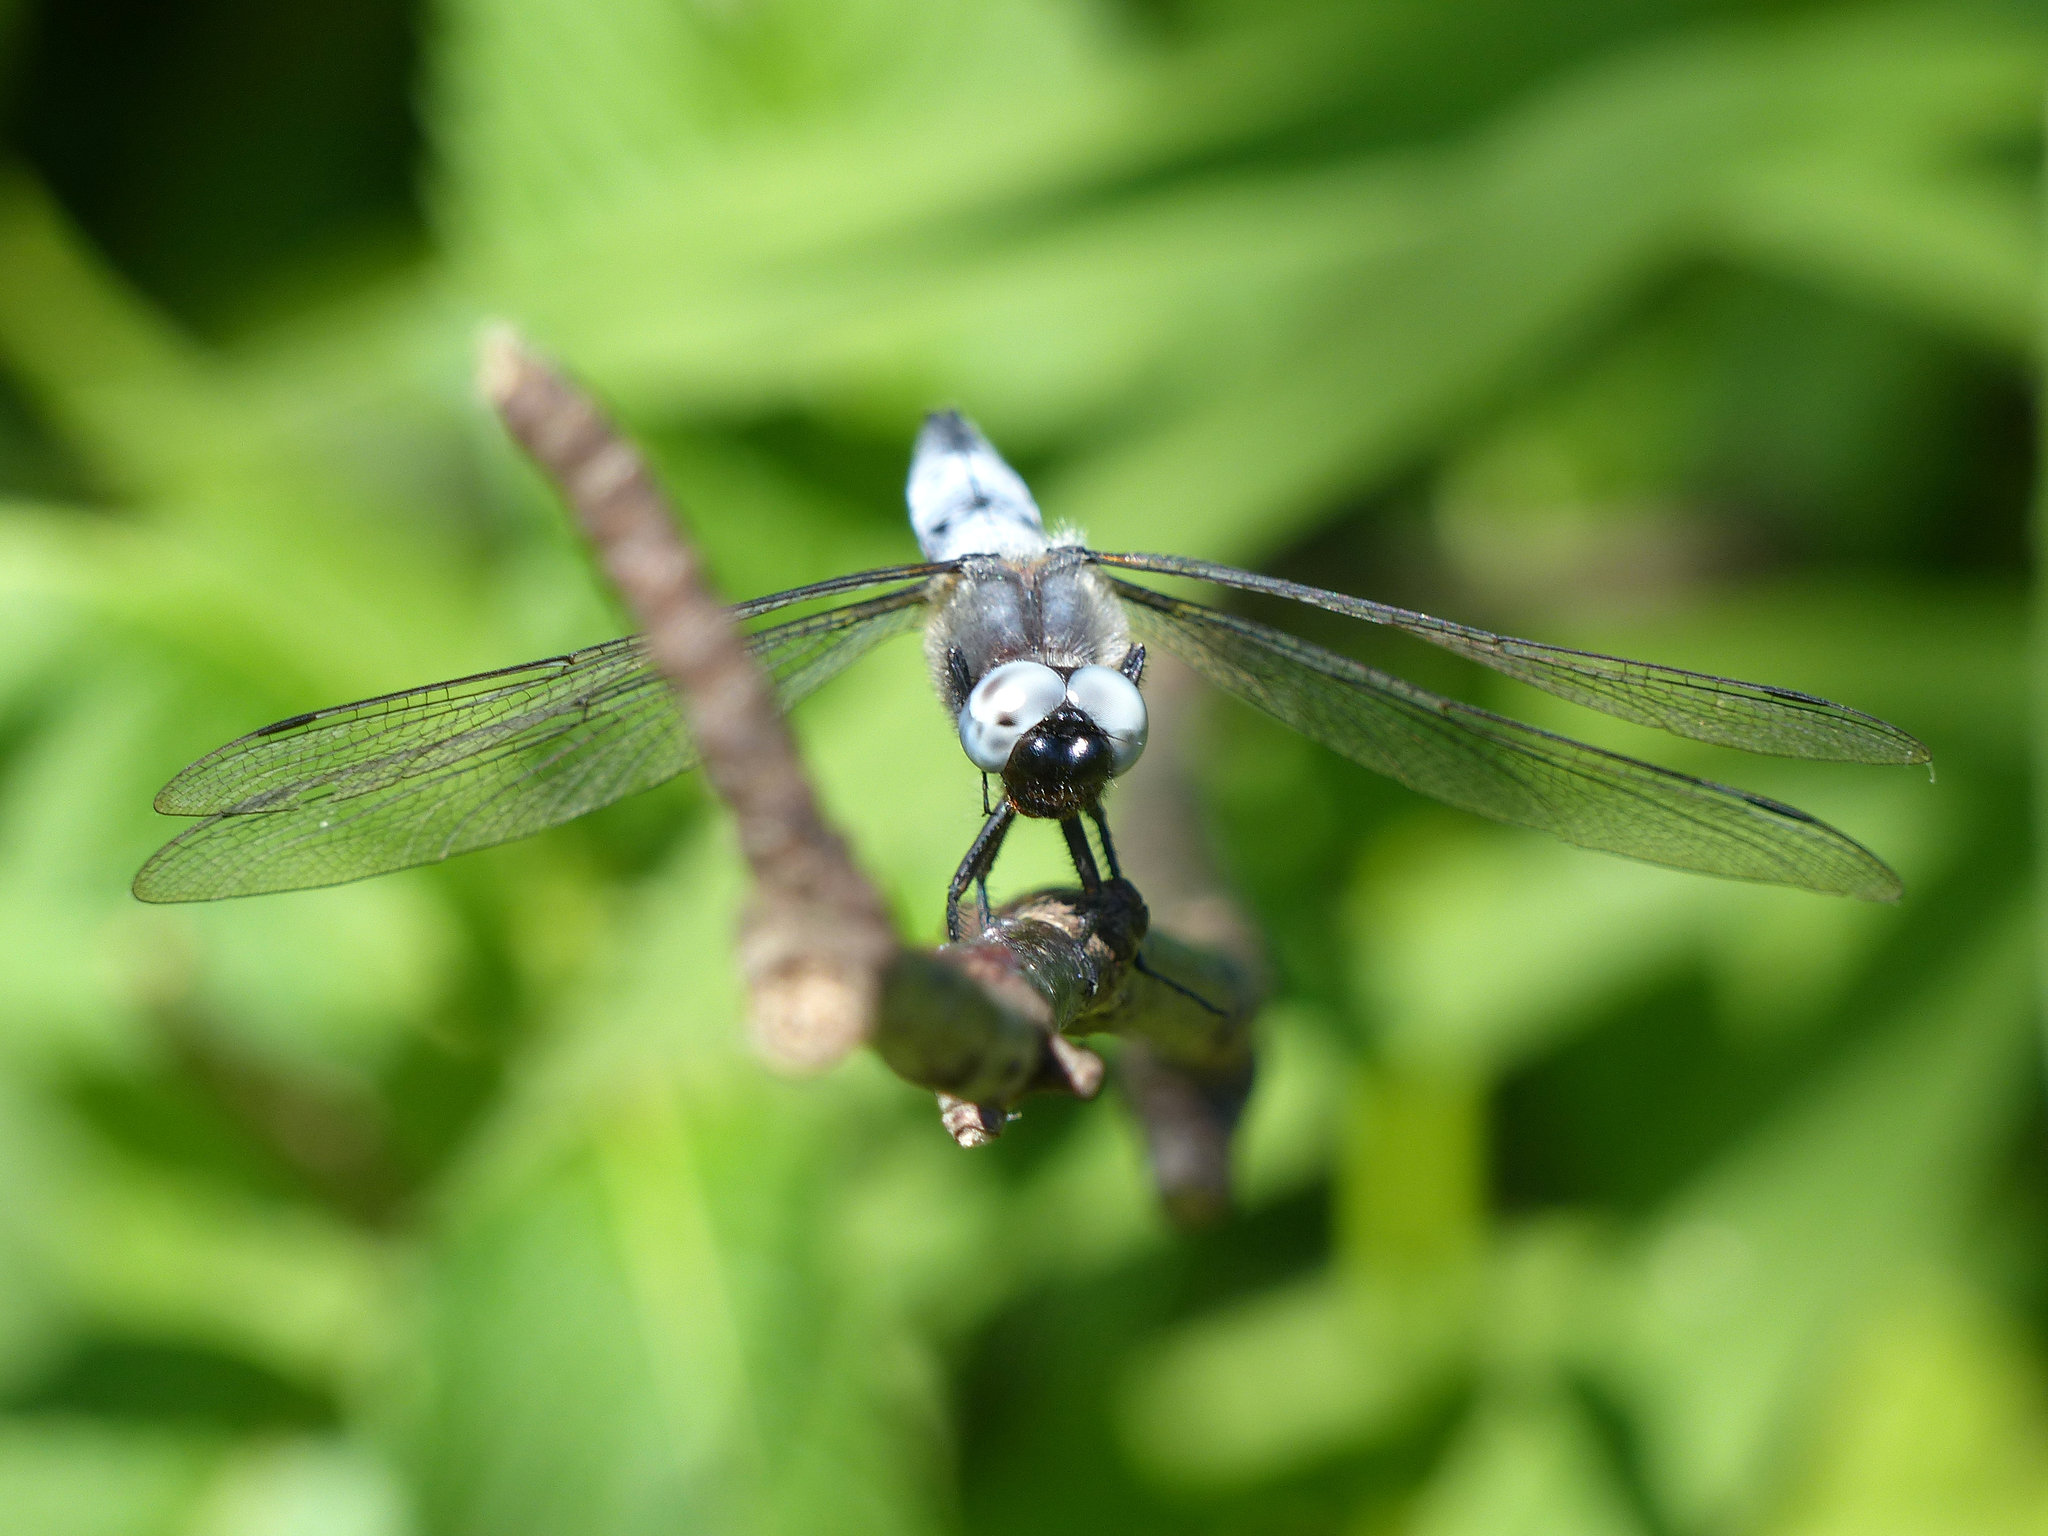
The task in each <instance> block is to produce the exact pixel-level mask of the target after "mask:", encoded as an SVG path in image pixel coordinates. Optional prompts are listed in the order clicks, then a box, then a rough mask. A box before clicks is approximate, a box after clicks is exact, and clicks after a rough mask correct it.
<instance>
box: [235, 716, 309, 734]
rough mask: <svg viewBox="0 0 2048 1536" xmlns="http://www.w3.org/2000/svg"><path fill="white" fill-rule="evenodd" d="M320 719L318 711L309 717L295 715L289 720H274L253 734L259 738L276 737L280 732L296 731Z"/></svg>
mask: <svg viewBox="0 0 2048 1536" xmlns="http://www.w3.org/2000/svg"><path fill="white" fill-rule="evenodd" d="M318 718H319V712H318V711H317V710H316V711H314V712H313V713H312V714H309V715H293V716H292V717H291V718H290V719H289V720H274V721H272V722H271V723H270V724H269V725H266V726H264V727H263V728H262V729H261V730H259V731H255V732H252V734H253V735H257V736H275V735H276V734H277V733H278V732H279V731H290V730H296V729H297V728H298V727H299V726H302V725H304V724H306V722H307V721H309V720H317V719H318Z"/></svg>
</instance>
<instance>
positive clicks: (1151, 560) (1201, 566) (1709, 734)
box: [1095, 554, 1928, 763]
mask: <svg viewBox="0 0 2048 1536" xmlns="http://www.w3.org/2000/svg"><path fill="white" fill-rule="evenodd" d="M1095 559H1096V560H1097V561H1098V562H1100V563H1101V564H1103V565H1110V566H1116V567H1119V568H1120V569H1123V570H1130V571H1155V572H1157V573H1159V574H1160V575H1163V576H1186V577H1190V578H1192V579H1195V580H1198V581H1210V582H1214V583H1216V584H1217V585H1218V586H1225V587H1236V588H1238V589H1239V590H1241V591H1245V592H1264V593H1268V594H1270V595H1272V596H1274V597H1285V598H1290V599H1292V600H1293V601H1295V602H1297V603H1308V604H1310V605H1311V606H1313V607H1316V608H1325V609H1328V610H1329V611H1330V612H1332V613H1341V614H1344V615H1346V616H1348V617H1350V618H1354V619H1363V620H1365V621H1366V622H1367V623H1369V624H1384V625H1387V626H1389V627H1391V628H1394V629H1399V630H1402V631H1405V632H1406V633H1408V634H1411V635H1414V636H1416V637H1418V638H1419V639H1423V640H1427V641H1429V642H1430V643H1431V644H1432V645H1440V646H1442V647H1443V648H1444V649H1445V650H1448V651H1455V652H1457V653H1458V654H1459V655H1460V656H1464V657H1468V658H1469V659H1471V660H1473V661H1476V662H1478V663H1479V664H1480V665H1481V666H1486V667H1491V668H1492V669H1493V670H1494V671H1496V672H1504V673H1506V674H1507V675H1508V676H1509V677H1512V678H1516V679H1519V680H1520V681H1522V682H1525V683H1527V684H1529V685H1530V686H1531V687H1533V688H1541V689H1542V690H1543V691H1544V692H1546V693H1554V694H1557V695H1558V696H1559V697H1561V698H1566V699H1570V700H1571V701H1572V702H1573V703H1575V704H1583V705H1585V706H1587V707H1588V708H1589V709H1597V710H1600V711H1601V712H1602V713H1604V714H1609V715H1617V716H1619V717H1620V718H1622V719H1623V720H1633V721H1635V722H1636V723H1637V724H1638V725H1653V726H1656V727H1657V728H1658V729H1659V730H1665V731H1670V732H1671V733H1672V734H1673V735H1676V736H1690V737H1692V738H1693V739H1694V740H1697V741H1710V742H1713V743H1715V744H1717V745H1719V746H1724V747H1740V748H1741V749H1743V750H1744V751H1746V752H1766V753H1770V754H1771V755H1773V756H1776V757H1806V758H1819V759H1823V760H1826V761H1830V762H1849V763H1924V762H1926V761H1927V760H1928V752H1927V748H1926V747H1925V746H1923V745H1922V744H1921V743H1920V742H1918V741H1916V740H1915V739H1914V738H1913V737H1911V736H1908V735H1907V734H1906V733H1905V732H1904V731H1902V730H1900V729H1899V728H1898V727H1897V726H1895V725H1890V724H1887V723H1886V722H1885V721H1883V720H1880V719H1878V718H1877V717H1876V716H1875V715H1866V714H1864V713H1863V712H1862V711H1861V710H1857V709H1850V708H1848V707H1847V706H1846V705H1842V704H1834V703H1830V702H1829V701H1828V700H1826V699H1821V698H1815V697H1814V696H1813V695H1812V694H1807V693H1797V692H1794V691H1793V690H1792V689H1790V688H1773V687H1771V686H1770V685H1768V684H1766V683H1744V682H1738V681H1736V680H1735V679H1733V678H1727V677H1715V676H1712V675H1711V674H1709V673H1705V672H1686V671H1681V670H1680V669H1679V668H1677V667H1660V666H1658V665H1656V664H1655V663H1653V662H1647V661H1629V660H1627V659H1626V658H1624V657H1620V656H1603V655H1601V654H1599V653H1598V652H1595V651H1574V650H1567V649H1565V648H1564V647H1562V646H1556V645H1543V644H1540V643H1538V642H1537V641H1534V640H1515V639H1512V638H1510V637H1508V636H1506V635H1495V634H1490V633H1488V632H1487V631H1486V630H1483V629H1473V628H1471V627H1470V626H1468V625H1464V624H1454V623H1452V622H1451V621H1450V620H1448V619H1436V618H1431V617H1430V616H1429V615H1428V614H1426V613H1415V612H1412V611H1411V610H1409V609H1406V608H1394V607H1390V606H1388V605H1387V604H1385V603H1374V602H1368V601H1367V600H1366V599H1364V598H1361V597H1347V596H1345V595H1344V594H1343V593H1341V592H1326V591H1324V590H1323V589H1322V588H1320V587H1309V586H1303V585H1302V584H1301V583H1300V582H1297V581H1282V580H1280V579H1279V578H1278V577H1275V576H1261V575H1258V574H1257V573H1255V572H1252V571H1241V570H1238V569H1237V568H1236V567H1234V566H1228V565H1212V564H1211V563H1209V562H1208V561H1206V560H1184V559H1182V558H1180V557H1179V556H1177V555H1140V554H1120V555H1100V554H1099V555H1096V556H1095Z"/></svg>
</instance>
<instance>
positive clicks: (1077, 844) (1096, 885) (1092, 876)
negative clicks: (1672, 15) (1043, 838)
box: [1060, 816, 1102, 891]
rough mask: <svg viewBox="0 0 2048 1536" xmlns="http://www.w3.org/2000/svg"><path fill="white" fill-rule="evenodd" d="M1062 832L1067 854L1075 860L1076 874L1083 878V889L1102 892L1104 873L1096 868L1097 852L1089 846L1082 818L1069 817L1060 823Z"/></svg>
mask: <svg viewBox="0 0 2048 1536" xmlns="http://www.w3.org/2000/svg"><path fill="white" fill-rule="evenodd" d="M1060 831H1061V832H1063V833H1065V834H1066V839H1067V852H1068V854H1069V855H1071V856H1072V858H1073V860H1074V873H1075V874H1077V875H1079V876H1080V877H1081V889H1082V890H1084V891H1099V890H1101V889H1102V871H1100V870H1099V869H1097V868H1096V867H1095V850H1094V849H1093V848H1090V847H1089V846H1088V829H1087V828H1086V827H1084V826H1082V825H1081V818H1080V817H1078V816H1069V817H1067V818H1066V819H1065V820H1064V821H1062V822H1061V823H1060Z"/></svg>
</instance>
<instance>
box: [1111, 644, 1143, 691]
mask: <svg viewBox="0 0 2048 1536" xmlns="http://www.w3.org/2000/svg"><path fill="white" fill-rule="evenodd" d="M1116 669H1117V671H1119V672H1121V673H1123V675H1124V676H1125V677H1128V678H1129V679H1130V680H1131V681H1132V682H1134V683H1135V682H1137V681H1138V679H1139V678H1141V677H1143V676H1144V675H1145V647H1143V646H1142V645H1134V646H1132V647H1131V648H1130V649H1129V650H1128V651H1125V652H1124V659H1123V660H1122V661H1120V662H1118V663H1117V664H1116Z"/></svg>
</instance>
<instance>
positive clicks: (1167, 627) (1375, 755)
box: [1115, 581, 1899, 901]
mask: <svg viewBox="0 0 2048 1536" xmlns="http://www.w3.org/2000/svg"><path fill="white" fill-rule="evenodd" d="M1115 586H1116V588H1117V591H1118V594H1119V595H1120V596H1121V597H1123V598H1124V599H1125V601H1126V602H1127V604H1128V605H1129V611H1130V617H1131V625H1132V628H1133V629H1134V630H1135V631H1136V632H1137V634H1138V636H1139V638H1140V639H1143V640H1145V641H1147V642H1148V643H1156V644H1158V645H1161V646H1163V647H1165V648H1166V649H1167V650H1169V651H1171V652H1173V654H1175V655H1176V656H1179V657H1180V658H1181V659H1182V660H1184V661H1186V662H1187V663H1188V664H1189V665H1190V666H1192V667H1193V668H1194V669H1195V670H1196V671H1197V672H1200V673H1201V674H1202V675H1203V676H1204V677H1206V678H1208V679H1209V681H1210V682H1212V683H1214V684H1216V685H1217V686H1218V687H1220V688H1222V689H1224V690H1225V691H1227V692H1229V693H1233V694H1235V695H1237V697H1239V698H1241V699H1243V700H1244V701H1245V702H1246V703H1249V704H1253V705H1255V706H1257V707H1258V708H1260V709H1263V710H1265V711H1266V712H1267V713H1268V714H1270V715H1273V716H1274V717H1275V718H1277V719H1279V720H1281V721H1282V722H1284V723H1285V724H1287V725H1289V726H1292V727H1293V728H1294V729H1295V730H1297V731H1300V732H1301V733H1302V734H1303V735H1305V736H1308V737H1310V738H1312V739H1314V740H1316V741H1319V742H1321V743H1322V744H1323V745H1324V746H1327V747H1330V748H1331V749H1333V750H1334V751H1337V752H1340V753H1342V754H1343V755H1344V756H1346V757H1348V758H1350V759H1351V760H1352V761H1353V762H1356V763H1360V764H1363V765H1364V766H1365V767H1367V768H1371V769H1373V770H1374V771H1375V772H1378V773H1383V774H1385V775H1387V777H1389V778H1391V779H1395V780H1397V781H1399V782H1400V783H1402V784H1405V785H1407V786H1408V787H1409V788H1410V789H1414V790H1418V791H1420V792H1421V793H1423V794H1425V795H1429V796H1431V797H1433V798H1435V799H1438V800H1442V801H1444V802H1446V803H1447V804H1450V805H1455V806H1458V807H1461V808H1462V809H1464V810H1468V811H1473V812H1476V813H1477V814H1479V815H1481V816H1488V817H1491V818H1492V819H1494V820H1495V821H1504V822H1509V823H1511V824H1513V825H1515V826H1522V827H1534V828H1536V829H1538V830H1539V831H1543V832H1549V833H1551V834H1553V835H1554V836H1557V837H1560V838H1563V839H1564V840H1565V841H1566V842H1568V843H1576V844H1578V845H1579V846H1580V847H1583V848H1599V849H1604V850H1605V851H1607V852H1609V853H1619V854H1625V855H1627V856H1628V857H1630V858H1636V859H1645V860H1647V861H1649V862H1650V863H1653V864H1667V865H1670V866H1672V867H1674V868H1677V869H1690V870H1697V871H1699V872H1700V873H1702V874H1709V875H1723V876H1727V877H1729V878H1731V879H1737V880H1760V881H1765V882H1768V883H1770V884H1773V885H1793V886H1799V887H1801V888H1803V889H1805V890H1810V891H1824V892H1828V893H1830V894H1834V895H1840V896H1857V897H1861V898H1863V899H1865V900H1869V901H1894V900H1896V899H1897V898H1898V895H1899V877H1898V876H1897V875H1895V874H1894V873H1893V872H1892V871H1891V869H1890V868H1889V867H1888V866H1887V865H1886V864H1885V863H1884V861H1883V860H1881V859H1879V858H1878V857H1877V855H1875V854H1873V853H1872V852H1870V850H1869V849H1867V848H1865V847H1863V846H1862V845H1861V844H1860V843H1857V842H1855V841H1853V840H1851V839H1850V838H1848V837H1847V836H1845V835H1844V834H1842V833H1840V832H1837V831H1836V830H1835V829H1834V828H1833V827H1831V826H1828V825H1827V824H1826V823H1825V822H1822V821H1817V820H1815V819H1814V818H1813V817H1811V816H1809V815H1807V814H1806V813H1805V812H1804V811H1800V810H1795V809H1794V808H1793V807H1791V806H1789V805H1780V804H1779V803H1778V802H1777V801H1775V800H1766V799H1764V798H1762V797H1761V796H1758V795H1752V794H1747V793H1745V792H1744V791H1742V790H1739V789H1730V788H1728V787H1726V786H1725V785H1720V784H1712V783H1709V782H1707V781H1706V780H1704V779H1695V778H1691V777H1689V776H1687V775H1685V774H1682V773H1673V772H1671V771H1670V770H1669V769H1665V768H1657V767H1654V766H1652V765H1651V764H1648V763H1641V762H1637V761H1636V760H1635V759H1633V758H1628V757H1622V756H1620V755H1618V754H1616V753H1612V752H1604V751H1601V750H1600V749H1598V748H1596V747H1589V746H1585V745H1582V744H1581V743H1579V742H1575V741H1569V740H1567V739H1565V738H1564V737H1562V736H1553V735H1552V734H1550V733H1549V732H1548V731H1539V730H1537V729H1535V728H1534V727H1533V726H1527V725H1521V724H1519V723H1517V722H1516V721H1513V720H1508V719H1504V718H1503V717H1501V716H1499V715H1495V714H1491V713H1489V712H1488V711H1486V710H1483V709H1475V708H1473V707H1472V706H1470V705H1466V704H1460V703H1458V702H1457V701H1455V700H1452V699H1446V698H1442V697H1440V696H1439V695H1437V694H1433V693H1430V692H1428V691H1427V690H1425V689H1421V688H1417V687H1415V686H1414V685H1413V684H1411V683H1406V682H1403V681H1402V680H1401V679H1400V678H1397V677H1391V676H1389V675H1388V674H1386V673H1384V672H1379V671H1376V670H1374V669H1373V668H1371V667H1367V666H1363V665H1361V664H1360V663H1358V662H1355V661H1352V660H1350V659H1348V658H1347V657H1343V656H1338V655H1335V654H1333V653H1332V652H1329V651H1326V650H1323V649H1322V648H1321V647H1320V646H1315V645H1310V644H1309V643H1308V642H1306V641H1303V640H1297V639H1295V638H1293V637H1292V636H1290V635H1284V634H1282V633H1281V632H1280V631H1278V630H1275V629H1269V628H1268V627H1267V626H1265V625H1263V624H1259V623H1256V622H1254V621H1253V620H1250V619H1243V618H1238V617H1236V616H1235V615H1231V614H1223V613H1218V612H1216V611H1215V610H1214V609H1210V608H1203V607H1201V606H1199V605H1198V604H1195V603H1187V602H1182V601H1181V600H1180V599H1178V598H1173V597H1168V596H1165V595H1164V594H1162V593H1158V592H1152V591H1148V590H1146V589H1144V588H1142V587H1136V586H1132V585H1131V584H1129V583H1127V582H1122V581H1117V582H1115Z"/></svg>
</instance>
